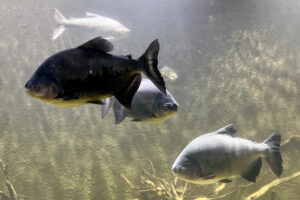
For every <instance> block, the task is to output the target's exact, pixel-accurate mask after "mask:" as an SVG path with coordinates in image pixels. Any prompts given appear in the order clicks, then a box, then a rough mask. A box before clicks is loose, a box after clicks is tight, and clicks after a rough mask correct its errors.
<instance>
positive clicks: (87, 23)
mask: <svg viewBox="0 0 300 200" xmlns="http://www.w3.org/2000/svg"><path fill="white" fill-rule="evenodd" d="M54 18H55V20H56V22H57V23H58V25H59V26H58V27H57V28H56V29H55V30H54V32H53V36H52V40H55V39H56V38H58V37H59V36H60V35H61V34H63V33H64V31H65V30H66V27H77V28H80V29H84V30H86V32H87V33H91V32H92V33H94V34H96V35H105V36H106V37H105V38H106V39H108V38H109V39H115V36H118V37H124V36H127V35H128V34H129V32H130V30H129V29H128V28H126V27H125V26H124V25H122V24H121V23H120V22H118V21H116V20H114V19H111V18H108V17H103V16H100V15H98V14H95V13H90V12H86V17H83V18H69V19H66V18H65V17H64V16H63V15H62V14H61V13H60V12H59V11H58V10H57V9H56V8H54Z"/></svg>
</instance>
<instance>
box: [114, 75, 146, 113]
mask: <svg viewBox="0 0 300 200" xmlns="http://www.w3.org/2000/svg"><path fill="white" fill-rule="evenodd" d="M141 80H142V75H141V74H136V75H134V76H133V77H132V78H131V79H130V81H128V82H127V83H126V84H124V85H125V86H124V87H123V88H122V89H121V90H119V91H118V92H116V93H115V97H116V99H117V100H118V101H119V102H120V103H121V104H122V105H123V106H125V107H126V108H127V109H130V108H131V101H132V98H133V96H134V94H135V93H136V91H137V90H138V88H139V86H140V84H141Z"/></svg>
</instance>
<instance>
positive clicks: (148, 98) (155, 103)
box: [102, 78, 179, 124]
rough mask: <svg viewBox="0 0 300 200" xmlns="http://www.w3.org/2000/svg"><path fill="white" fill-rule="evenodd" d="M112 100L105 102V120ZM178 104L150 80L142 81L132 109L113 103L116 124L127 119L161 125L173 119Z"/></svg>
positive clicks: (168, 93) (134, 97)
mask: <svg viewBox="0 0 300 200" xmlns="http://www.w3.org/2000/svg"><path fill="white" fill-rule="evenodd" d="M110 101H111V100H110V99H109V98H107V99H106V100H104V105H103V106H102V118H104V117H105V116H106V114H107V112H108V110H109V107H110V105H111V103H110ZM178 107H179V105H178V103H177V102H176V100H175V99H174V97H173V96H172V94H171V93H170V92H169V91H168V90H167V95H163V94H162V93H161V92H160V91H159V90H158V89H157V88H156V86H155V85H154V84H153V83H152V82H151V81H150V80H149V79H145V78H143V79H142V82H141V85H140V87H139V89H138V90H137V92H136V93H135V95H134V96H133V99H132V102H131V109H130V110H129V109H126V108H125V107H124V106H122V105H121V104H120V103H119V102H118V101H114V103H113V111H114V115H115V123H116V124H119V123H121V122H122V121H123V120H124V119H125V118H126V117H129V118H133V120H132V121H143V122H151V123H160V122H163V121H165V120H167V119H169V118H170V117H172V116H173V115H174V114H175V113H176V112H177V110H178Z"/></svg>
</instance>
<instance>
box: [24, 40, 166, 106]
mask: <svg viewBox="0 0 300 200" xmlns="http://www.w3.org/2000/svg"><path fill="white" fill-rule="evenodd" d="M112 49H113V46H112V44H111V43H110V42H109V41H107V40H105V39H103V38H101V37H97V38H94V39H92V40H90V41H88V42H86V43H84V44H82V45H80V46H78V47H76V48H72V49H67V50H64V51H61V52H58V53H56V54H54V55H52V56H50V57H49V58H48V59H46V60H45V61H44V62H43V63H42V64H41V65H40V66H39V67H38V69H37V70H36V71H35V73H34V74H33V75H32V77H31V78H30V79H29V80H28V81H27V83H26V85H25V88H26V89H27V93H28V94H29V95H30V96H32V97H34V98H37V99H39V100H42V101H45V102H47V103H51V104H54V105H57V106H66V107H69V106H79V105H83V104H87V103H93V104H103V102H102V101H101V100H102V99H104V98H108V97H111V96H115V98H116V99H117V100H118V101H119V102H120V103H121V104H122V105H123V106H125V107H126V108H128V109H129V108H130V107H131V100H132V98H133V96H134V94H135V92H136V91H137V89H138V88H139V85H140V83H141V80H142V75H141V73H144V74H145V75H146V76H147V77H148V78H149V79H150V80H151V81H152V82H153V83H154V85H155V86H156V87H158V89H159V90H160V91H161V92H162V93H163V94H165V95H166V94H167V92H166V87H165V82H164V80H163V78H162V76H161V74H160V72H159V71H158V69H157V64H158V61H157V56H158V52H159V43H158V40H157V39H156V40H154V41H153V42H152V43H151V44H150V46H149V47H148V48H147V50H146V51H145V53H144V54H143V55H142V56H141V57H140V58H139V59H137V60H136V59H132V57H131V56H130V55H128V56H116V55H112V54H110V53H108V52H109V51H111V50H112Z"/></svg>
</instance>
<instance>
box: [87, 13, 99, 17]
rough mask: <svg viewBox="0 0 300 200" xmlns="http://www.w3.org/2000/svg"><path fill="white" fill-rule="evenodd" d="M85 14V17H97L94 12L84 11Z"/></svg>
mask: <svg viewBox="0 0 300 200" xmlns="http://www.w3.org/2000/svg"><path fill="white" fill-rule="evenodd" d="M85 16H87V17H97V16H99V15H98V14H95V13H91V12H85Z"/></svg>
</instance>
